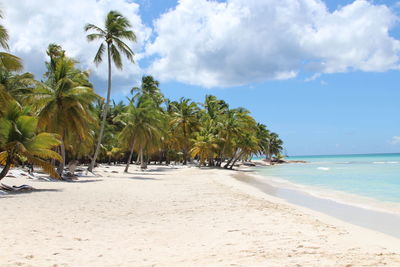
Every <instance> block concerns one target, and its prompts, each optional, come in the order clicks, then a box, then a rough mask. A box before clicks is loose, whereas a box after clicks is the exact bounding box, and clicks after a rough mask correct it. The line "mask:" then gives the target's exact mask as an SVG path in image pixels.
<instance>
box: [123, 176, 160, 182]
mask: <svg viewBox="0 0 400 267" xmlns="http://www.w3.org/2000/svg"><path fill="white" fill-rule="evenodd" d="M128 179H130V180H141V181H157V180H160V179H157V178H151V177H128Z"/></svg>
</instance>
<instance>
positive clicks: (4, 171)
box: [0, 156, 11, 180]
mask: <svg viewBox="0 0 400 267" xmlns="http://www.w3.org/2000/svg"><path fill="white" fill-rule="evenodd" d="M10 167H11V157H10V156H8V157H7V163H6V165H5V166H4V168H3V170H2V171H1V173H0V180H1V179H3V178H4V177H5V176H6V175H7V173H8V171H9V170H10Z"/></svg>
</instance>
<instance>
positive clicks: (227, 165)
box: [224, 149, 238, 169]
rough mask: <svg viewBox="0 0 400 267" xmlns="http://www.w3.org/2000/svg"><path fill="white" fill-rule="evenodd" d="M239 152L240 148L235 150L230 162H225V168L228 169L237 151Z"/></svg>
mask: <svg viewBox="0 0 400 267" xmlns="http://www.w3.org/2000/svg"><path fill="white" fill-rule="evenodd" d="M237 152H238V149H236V150H235V153H233V156H232V158H230V159H229V160H228V162H227V163H226V164H225V166H224V168H225V169H228V167H229V164H231V162H232V160H233V159H234V158H235V157H236V153H237Z"/></svg>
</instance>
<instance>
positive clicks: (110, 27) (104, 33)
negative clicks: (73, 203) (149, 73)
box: [84, 11, 136, 171]
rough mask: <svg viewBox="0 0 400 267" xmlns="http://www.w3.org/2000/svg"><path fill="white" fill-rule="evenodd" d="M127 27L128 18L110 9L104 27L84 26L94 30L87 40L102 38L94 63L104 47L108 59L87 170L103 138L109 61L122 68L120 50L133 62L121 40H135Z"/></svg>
mask: <svg viewBox="0 0 400 267" xmlns="http://www.w3.org/2000/svg"><path fill="white" fill-rule="evenodd" d="M129 28H131V24H130V22H129V21H128V19H127V18H125V17H124V16H122V15H121V14H120V13H119V12H117V11H110V12H109V13H108V14H107V17H106V20H105V27H104V29H102V28H100V27H98V26H96V25H93V24H86V25H85V27H84V29H85V31H92V32H94V33H90V34H88V35H87V36H86V37H87V40H88V41H94V40H102V43H101V44H100V47H99V49H98V50H97V53H96V56H95V57H94V62H95V63H96V64H100V63H101V62H102V61H103V54H104V51H105V50H106V48H107V59H108V89H107V100H106V107H105V109H104V110H103V118H102V123H101V127H100V133H99V136H98V141H97V145H96V150H95V153H94V156H93V158H92V162H91V164H90V166H89V168H88V170H89V171H92V170H93V168H94V165H95V163H96V158H97V155H98V153H99V149H100V144H101V140H102V138H103V132H104V125H105V123H106V117H107V112H108V108H109V105H110V96H111V61H112V62H114V64H115V66H116V67H117V68H118V69H122V67H123V66H122V60H121V54H120V52H122V53H123V54H124V55H125V56H126V57H127V58H128V60H130V61H132V62H134V60H133V56H134V53H133V51H132V50H131V49H130V48H129V46H128V45H127V44H125V43H124V42H123V39H126V40H129V41H132V42H135V41H136V35H135V33H134V32H133V31H131V30H129Z"/></svg>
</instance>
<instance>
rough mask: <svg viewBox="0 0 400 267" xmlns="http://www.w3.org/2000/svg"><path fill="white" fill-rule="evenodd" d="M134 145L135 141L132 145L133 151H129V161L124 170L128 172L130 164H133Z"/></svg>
mask: <svg viewBox="0 0 400 267" xmlns="http://www.w3.org/2000/svg"><path fill="white" fill-rule="evenodd" d="M133 147H134V143H133V144H132V146H131V151H130V153H129V157H128V162H127V163H126V167H125V170H124V172H128V170H129V165H131V160H132V155H133Z"/></svg>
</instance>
